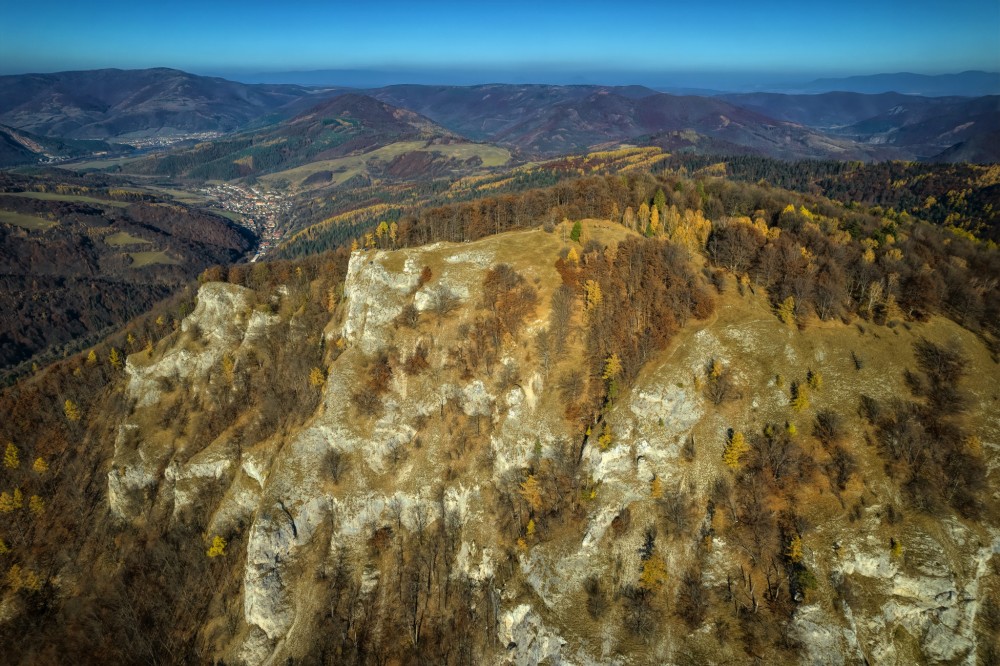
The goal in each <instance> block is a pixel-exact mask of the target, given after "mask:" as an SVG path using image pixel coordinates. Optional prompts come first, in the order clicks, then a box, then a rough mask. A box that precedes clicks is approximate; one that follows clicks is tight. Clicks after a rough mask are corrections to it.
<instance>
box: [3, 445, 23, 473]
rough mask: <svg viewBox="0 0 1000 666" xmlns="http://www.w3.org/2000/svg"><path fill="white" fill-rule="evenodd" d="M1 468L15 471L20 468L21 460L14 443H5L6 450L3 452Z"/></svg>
mask: <svg viewBox="0 0 1000 666" xmlns="http://www.w3.org/2000/svg"><path fill="white" fill-rule="evenodd" d="M3 466H4V467H6V468H8V469H17V468H18V467H20V466H21V458H20V456H19V455H18V452H17V447H16V446H14V442H7V449H6V450H5V451H4V452H3Z"/></svg>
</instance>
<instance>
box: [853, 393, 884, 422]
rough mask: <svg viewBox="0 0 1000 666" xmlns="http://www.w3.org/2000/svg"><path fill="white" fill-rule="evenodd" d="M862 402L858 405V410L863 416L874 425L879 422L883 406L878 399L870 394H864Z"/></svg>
mask: <svg viewBox="0 0 1000 666" xmlns="http://www.w3.org/2000/svg"><path fill="white" fill-rule="evenodd" d="M860 402H861V404H860V406H859V407H858V412H859V413H860V414H861V417H862V418H864V419H865V420H866V421H868V423H870V424H872V425H875V424H876V423H878V422H879V421H880V420H881V418H882V406H881V405H880V404H879V402H878V400H876V399H875V398H873V397H871V396H870V395H864V394H862V395H861V401H860Z"/></svg>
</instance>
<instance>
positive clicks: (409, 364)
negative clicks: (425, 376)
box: [403, 340, 430, 376]
mask: <svg viewBox="0 0 1000 666" xmlns="http://www.w3.org/2000/svg"><path fill="white" fill-rule="evenodd" d="M428 354H429V350H428V348H427V344H426V343H424V341H423V340H421V341H420V342H418V343H417V346H416V348H415V349H414V350H413V353H412V354H411V355H410V356H409V358H407V359H406V362H405V363H404V364H403V372H405V373H406V374H408V375H410V376H414V375H419V374H420V373H421V372H423V371H424V370H426V369H427V368H429V367H430V363H428V361H427V356H428Z"/></svg>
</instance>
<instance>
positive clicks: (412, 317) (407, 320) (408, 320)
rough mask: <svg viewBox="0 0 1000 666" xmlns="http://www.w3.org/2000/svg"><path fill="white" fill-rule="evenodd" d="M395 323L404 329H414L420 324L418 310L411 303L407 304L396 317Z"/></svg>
mask: <svg viewBox="0 0 1000 666" xmlns="http://www.w3.org/2000/svg"><path fill="white" fill-rule="evenodd" d="M396 323H397V324H398V325H400V326H405V327H406V328H416V327H417V324H419V323H420V310H418V309H417V306H416V305H414V304H413V303H407V304H406V305H404V306H403V309H402V311H401V312H400V313H399V315H397V317H396Z"/></svg>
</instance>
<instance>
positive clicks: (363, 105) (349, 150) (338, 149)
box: [138, 93, 463, 180]
mask: <svg viewBox="0 0 1000 666" xmlns="http://www.w3.org/2000/svg"><path fill="white" fill-rule="evenodd" d="M416 140H422V141H428V142H430V141H444V142H448V141H462V140H463V139H461V138H460V137H458V136H457V135H455V134H453V133H451V132H449V131H448V130H446V129H444V128H442V127H439V126H438V125H435V124H434V123H433V122H431V121H430V120H428V119H427V118H425V117H423V116H421V115H420V114H418V113H415V112H414V111H410V110H407V109H401V108H397V107H395V106H391V105H389V104H386V103H385V102H381V101H379V100H377V99H375V98H373V97H369V96H367V95H360V94H357V93H346V94H342V95H338V96H337V97H334V98H332V99H328V100H325V101H322V102H320V103H319V104H317V105H315V106H313V107H312V108H310V109H308V110H306V111H304V112H302V113H300V114H298V115H296V116H294V117H292V118H289V119H287V120H284V121H281V122H279V123H276V124H273V125H268V126H266V127H263V128H260V129H257V130H254V131H248V132H242V133H238V134H233V135H229V136H226V137H222V138H219V139H216V140H213V141H206V142H202V143H199V144H198V145H196V146H194V147H193V148H186V149H182V150H177V151H173V152H171V153H168V154H166V155H162V156H156V157H150V158H149V159H148V160H147V161H145V162H144V163H142V164H140V165H139V167H138V168H139V169H140V170H141V171H145V172H148V173H154V174H158V175H167V176H185V177H192V178H207V179H223V180H230V179H233V178H239V177H243V176H251V175H253V176H257V175H265V174H269V173H274V172H277V171H281V170H284V169H289V168H293V167H297V166H300V165H303V164H307V163H311V162H319V161H323V160H332V159H336V158H340V157H344V156H346V155H351V154H363V153H367V152H369V151H371V150H374V149H376V148H380V147H383V146H386V145H389V144H392V143H396V142H401V141H416Z"/></svg>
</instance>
